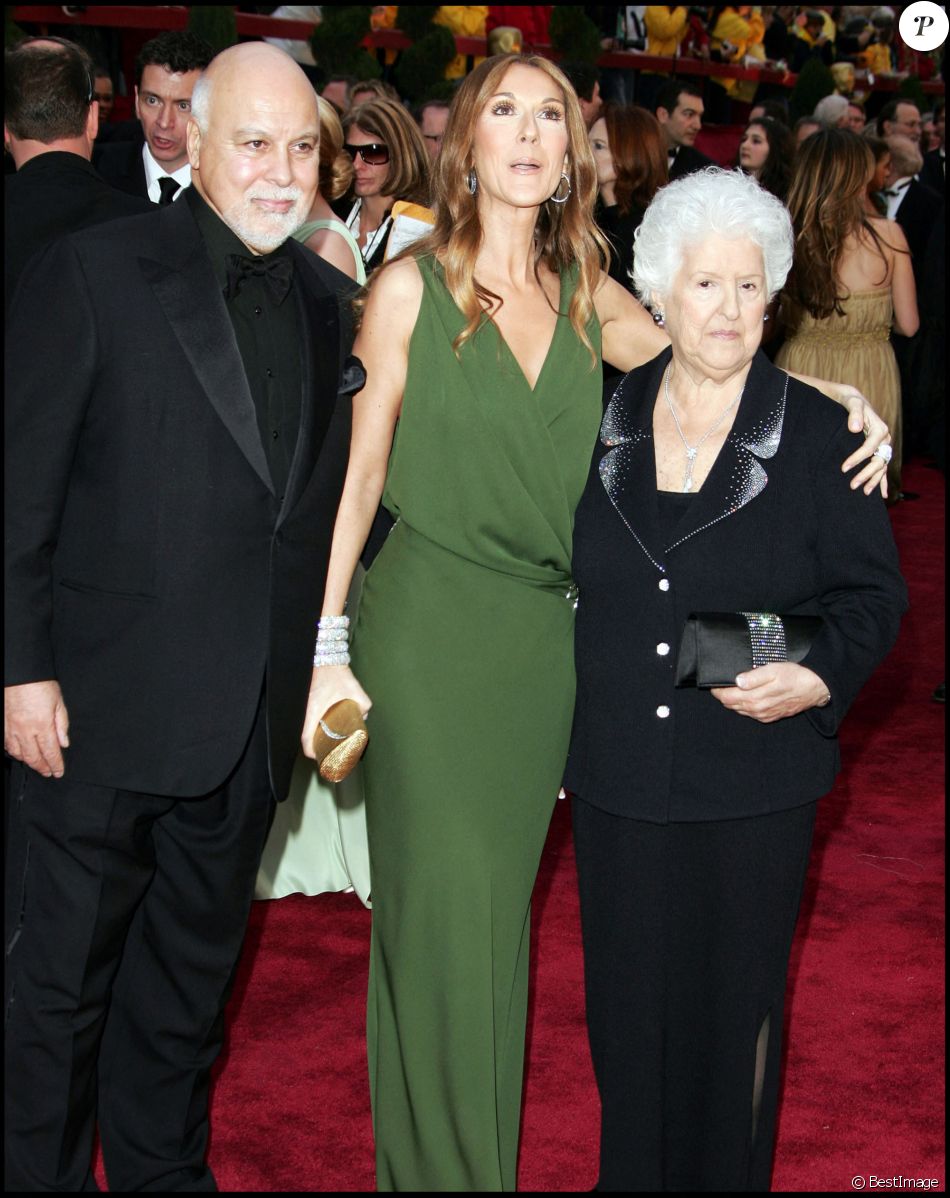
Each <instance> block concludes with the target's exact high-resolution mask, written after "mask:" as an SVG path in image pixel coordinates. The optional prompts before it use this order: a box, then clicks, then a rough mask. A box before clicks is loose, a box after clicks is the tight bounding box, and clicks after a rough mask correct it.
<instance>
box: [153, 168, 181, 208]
mask: <svg viewBox="0 0 950 1198" xmlns="http://www.w3.org/2000/svg"><path fill="white" fill-rule="evenodd" d="M180 187H181V184H180V183H176V182H175V180H174V179H173V178H172V177H171V175H162V177H161V178H160V179H159V181H158V189H159V191H160V192H161V193H162V194H161V196H160V198H159V201H158V205H159V207H160V208H164V207H165V205H166V204H170V203H171V202H172V200H173V199H174V198H175V192H176V191H178V190H179V188H180Z"/></svg>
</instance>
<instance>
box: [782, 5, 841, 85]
mask: <svg viewBox="0 0 950 1198" xmlns="http://www.w3.org/2000/svg"><path fill="white" fill-rule="evenodd" d="M832 28H833V27H832ZM795 33H796V37H795V39H794V40H792V41H791V58H790V59H789V63H788V65H789V68H790V69H791V70H792V71H793V72H794V73H795V74H796V75H797V74H799V73H800V72H801V70H802V68H803V67H804V65H805V63H806V62H808V60H809V59H810V58H820V59H821V61H822V62H823V63H824V64H825V65H826V66H829V67H830V66H831V64H832V63H833V62H834V60H835V47H834V41H833V40H832V38H831V37H830V36H829V33H828V30H827V29H826V27H825V14H824V13H823V12H822V11H821V9H818V8H810V9H808V10H807V11H806V13H805V20H804V23H803V24H801V25H796V26H795Z"/></svg>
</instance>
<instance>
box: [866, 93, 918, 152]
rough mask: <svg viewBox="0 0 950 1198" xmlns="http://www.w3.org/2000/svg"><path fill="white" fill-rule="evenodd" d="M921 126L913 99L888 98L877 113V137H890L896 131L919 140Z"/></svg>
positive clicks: (912, 139)
mask: <svg viewBox="0 0 950 1198" xmlns="http://www.w3.org/2000/svg"><path fill="white" fill-rule="evenodd" d="M922 128H923V122H922V121H921V119H920V109H919V108H918V107H917V105H916V104H915V103H914V101H913V100H888V102H887V103H886V104H885V105H884V107H883V108H882V109H881V111H880V112H879V113H878V114H877V135H878V137H890V136H891V134H894V133H897V134H900V135H901V136H903V137H909V138H910V139H911V141H915V142H919V141H920V131H921V129H922Z"/></svg>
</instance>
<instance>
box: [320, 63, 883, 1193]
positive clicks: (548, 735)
mask: <svg viewBox="0 0 950 1198" xmlns="http://www.w3.org/2000/svg"><path fill="white" fill-rule="evenodd" d="M367 107H368V106H367ZM363 112H364V110H363V109H360V110H358V112H357V114H356V116H355V119H354V125H351V132H350V136H351V137H352V136H353V130H354V128H355V127H356V126H358V127H359V129H360V130H365V125H364V119H365V118H364V116H363ZM596 190H597V171H596V167H595V165H594V159H593V156H592V154H591V150H590V145H589V143H588V138H587V129H586V126H585V124H584V119H583V117H582V115H581V110H580V105H579V103H578V100H577V97H576V95H575V93H574V90H573V88H572V87H571V85H570V83H569V82H568V80H567V79H566V77H565V76H564V74H563V73H562V72H561V71H560V70H559V68H558V67H556V66H555V65H554V64H552V63H551V62H549V61H548V60H547V59H544V58H540V57H526V58H522V57H521V56H519V55H500V56H498V57H496V58H491V59H488V60H486V61H485V62H484V63H482V64H481V65H480V66H478V67H476V68H475V70H474V71H473V72H472V73H471V74H470V75H468V76H467V78H466V79H465V80H464V81H463V82H462V84H461V86H460V88H459V90H458V92H457V93H456V96H455V99H454V101H453V104H452V108H451V110H450V113H449V121H448V125H447V127H446V131H445V137H444V140H443V146H442V153H441V154H440V155H439V158H438V160H437V162H436V164H435V184H434V191H435V213H436V224H435V227H434V229H433V232H432V233H431V234H430V235H429V236H428V237H426V238H425V239H424V240H423V241H420V242H417V243H415V244H414V245H413V246H412V247H411V248H410V249H409V250H407V251H405V252H404V253H403V254H402V255H400V256H397V258H396V259H395V260H393V261H391V262H389V263H387V265H386V266H385V267H384V268H383V269H382V270H381V271H380V272H379V274H378V275H377V276H376V279H375V280H374V281H371V283H370V287H369V295H368V299H367V302H366V308H365V312H364V315H363V322H362V327H361V329H360V333H359V336H358V339H357V341H356V346H355V353H356V354H357V355H358V356H359V357H360V358H361V360H362V361H363V363H364V365H365V367H366V374H367V383H366V386H365V387H364V389H363V390H362V391H361V392H360V393H359V394H358V395H356V396H355V397H354V400H353V432H352V440H351V448H350V459H349V465H348V469H347V476H346V483H345V486H344V490H343V496H342V499H341V502H340V507H339V510H338V513H337V519H336V524H335V527H334V532H333V545H332V550H331V554H330V568H329V572H328V576H327V586H326V591H325V594H324V602H323V608H322V612H323V615H322V616H321V619H320V624H319V630H318V641H317V651H316V656H315V659H314V670H313V677H312V682H311V692H310V701H309V704H308V711H307V720H306V724H305V727H304V732H303V743H304V747H305V751H308V752H309V754H310V755H313V747H312V741H313V734H314V732H315V731H316V729H317V725H318V721H319V720H320V719H321V717H322V716H323V715H324V713H325V712H326V711H327V709H328V708H329V707H330V706H331V704H333V703H335V702H337V701H339V700H341V699H352V700H354V701H355V702H357V703H358V704H359V705H360V708H361V710H362V711H363V713H364V714H365V713H366V712H367V711H369V709H370V707H371V706H372V707H373V711H372V714H371V717H370V743H369V747H368V749H367V751H366V755H365V757H364V759H363V781H364V785H365V791H366V814H367V826H368V830H369V844H370V865H371V878H372V891H373V932H372V947H371V958H370V989H369V997H368V1005H367V1023H368V1033H369V1065H370V1079H371V1087H372V1100H373V1126H374V1131H375V1136H376V1165H377V1188H378V1189H379V1190H381V1191H392V1190H396V1191H407V1192H415V1193H419V1192H450V1193H451V1192H460V1191H466V1192H469V1191H470V1192H481V1193H487V1192H494V1191H512V1190H514V1189H515V1186H516V1165H517V1155H518V1127H519V1116H520V1110H521V1090H522V1073H523V1066H524V1033H525V1020H526V1013H527V994H528V961H529V934H530V901H531V892H532V889H533V887H534V881H535V877H536V874H537V869H538V863H539V860H540V856H541V851H542V848H543V846H544V840H545V836H546V834H547V828H548V823H549V821H550V817H551V812H552V809H553V807H554V801H555V795H556V794H557V791H558V787H559V785H560V782H561V776H562V772H563V768H564V762H565V759H566V756H567V747H568V740H569V737H570V730H571V719H572V714H573V708H574V656H573V629H574V607H575V604H576V601H577V590H576V587H575V586H574V585H573V581H572V577H571V552H572V533H573V522H574V510H575V508H576V506H577V503H578V501H579V499H580V496H581V492H582V491H583V489H584V483H585V480H586V477H587V472H588V467H589V464H590V456H591V451H592V449H593V446H594V443H595V440H596V437H597V430H598V426H599V424H600V421H601V416H602V404H601V370H600V364H601V354H603V357H605V358H607V359H608V360H610V361H611V362H613V363H614V364H615V365H617V366H619V367H620V368H622V369H624V370H629V369H631V368H632V367H634V366H636V365H637V364H641V363H644V362H646V361H648V360H650V359H652V358H653V357H654V356H655V355H656V354H658V353H659V352H660V350H661V349H662V348H663V347H664V345H666V344H667V339H666V335H665V334H664V333H663V332H662V331H661V330H660V329H658V328H657V327H656V326H655V325H654V323H653V322H652V321H651V320H650V318H649V317H648V316H647V314H646V312H645V310H644V309H643V308H642V307H641V306H640V304H639V303H637V301H636V300H635V299H634V298H633V296H632V295H630V293H629V292H627V291H626V290H625V289H624V288H623V287H621V286H620V285H619V284H618V283H617V282H615V281H614V280H613V279H610V278H608V277H607V276H606V274H605V273H604V272H603V270H602V269H601V267H602V263H603V262H605V261H606V260H607V250H608V247H607V245H606V242H605V240H604V238H603V235H602V234H601V233H600V232H599V231H598V229H597V226H596V225H595V223H594V220H593V205H594V198H595V195H596ZM397 420H398V426H397ZM859 427H860V425H859ZM876 444H877V441H872V443H871V448H874V446H875V445H876ZM867 452H869V449H868V448H867V446H866V447H865V453H867ZM878 466H880V461H879V459H874V462H873V464H872V466H871V467H870V468H869V474H868V477H870V478H875V477H876V476H877V473H876V468H877V467H878ZM381 496H382V498H383V502H384V504H385V506H386V507H387V508H388V509H389V510H390V511H391V512H392V513H393V514H394V515H395V516H396V517H397V520H396V524H395V526H394V527H393V530H392V532H391V533H390V534H389V536H388V537H387V538H386V541H385V542H384V544H383V547H382V549H381V550H380V552H379V554H378V555H377V557H376V559H375V560H374V562H373V564H372V566H371V567H370V569H369V570H368V572H367V574H366V578H365V580H364V584H363V592H362V597H361V599H360V610H359V616H358V619H357V624H356V627H355V631H354V638H353V659H352V661H353V670H352V672H351V670H350V666H349V662H350V656H349V651H348V649H347V642H346V636H347V632H346V629H347V626H348V620H347V617H345V616H344V615H343V609H344V603H345V599H346V594H347V590H348V588H349V586H350V580H351V578H352V575H353V571H354V569H355V567H356V564H357V560H358V558H359V555H360V553H361V551H362V549H363V545H364V543H365V541H366V538H367V534H368V533H369V531H370V526H371V524H372V521H373V518H374V516H375V514H376V510H377V506H378V504H379V501H380V497H381ZM581 601H582V602H583V600H581ZM604 651H605V652H607V651H609V645H607V644H605V648H604ZM357 679H358V680H359V681H357ZM364 686H365V688H366V690H364V689H363V687H364ZM370 696H372V703H371V700H370Z"/></svg>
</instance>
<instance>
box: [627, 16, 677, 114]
mask: <svg viewBox="0 0 950 1198" xmlns="http://www.w3.org/2000/svg"><path fill="white" fill-rule="evenodd" d="M643 20H644V26H645V28H646V34H647V37H646V52H647V54H657V55H662V56H663V57H665V58H669V59H670V69H671V70H672V67H673V59H674V58H675V57H676V55H677V54H678V53H679V49H680V43H681V42H682V41H683V39H684V38H685V37H686V34H687V32H688V30H689V8H688V7H687V6H686V5H685V4H648V5H646V6H645V8H644V14H643ZM669 75H670V72H669V71H641V72H640V77H639V79H638V80H637V103H638V104H641V105H642V106H643V107H644V108H650V109H652V108H653V105H654V102H655V100H656V97H657V93H658V92H659V90H660V87H661V86H662V84H663V81H664V80H665V79H668V78H669Z"/></svg>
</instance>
